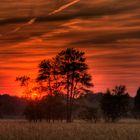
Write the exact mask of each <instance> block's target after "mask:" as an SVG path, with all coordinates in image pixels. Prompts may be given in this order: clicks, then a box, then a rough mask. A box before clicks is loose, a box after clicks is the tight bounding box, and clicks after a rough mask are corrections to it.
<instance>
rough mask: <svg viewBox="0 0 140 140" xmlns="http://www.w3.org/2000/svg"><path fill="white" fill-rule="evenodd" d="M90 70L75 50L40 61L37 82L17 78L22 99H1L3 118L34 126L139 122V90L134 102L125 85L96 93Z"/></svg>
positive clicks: (79, 53)
mask: <svg viewBox="0 0 140 140" xmlns="http://www.w3.org/2000/svg"><path fill="white" fill-rule="evenodd" d="M88 69H89V68H88V65H87V63H86V57H85V53H84V52H81V51H79V50H76V49H73V48H67V49H66V50H62V51H61V52H59V53H58V54H57V55H56V57H54V58H52V59H47V60H43V61H41V62H40V64H39V67H38V75H37V76H36V78H34V79H32V78H31V77H28V76H25V75H23V76H21V77H17V78H16V81H17V82H19V83H20V86H21V88H23V91H24V92H23V95H24V96H23V98H19V97H15V96H14V97H13V96H10V95H0V118H15V119H16V118H20V119H21V118H26V119H27V120H29V121H33V122H37V121H42V120H46V121H47V122H54V121H61V122H62V121H64V120H65V121H66V122H73V121H74V119H80V120H85V121H91V122H92V121H93V122H95V123H96V122H98V121H100V120H104V121H106V122H116V121H118V120H119V119H121V118H135V119H140V88H139V89H138V90H137V93H136V96H135V97H134V98H133V97H130V96H129V94H128V92H127V89H126V86H125V85H118V86H116V87H114V89H112V90H110V89H108V90H107V91H106V92H105V93H93V91H92V90H91V89H92V88H93V87H94V84H93V83H92V82H93V80H92V76H91V75H90V74H89V72H88Z"/></svg>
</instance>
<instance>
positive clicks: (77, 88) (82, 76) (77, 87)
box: [56, 48, 93, 122]
mask: <svg viewBox="0 0 140 140" xmlns="http://www.w3.org/2000/svg"><path fill="white" fill-rule="evenodd" d="M56 60H57V61H58V63H59V70H60V73H61V75H62V81H63V84H64V85H65V88H64V89H65V90H66V94H67V101H66V102H67V122H71V121H72V110H73V103H74V98H75V97H76V96H78V95H79V94H80V92H81V90H82V89H83V88H84V87H86V88H89V87H92V86H93V84H92V83H91V80H92V79H91V76H90V75H89V74H88V73H87V70H88V66H87V64H86V62H85V60H86V58H85V53H84V52H80V51H78V50H75V49H73V48H67V49H66V50H63V51H61V52H60V53H59V54H58V55H57V56H56Z"/></svg>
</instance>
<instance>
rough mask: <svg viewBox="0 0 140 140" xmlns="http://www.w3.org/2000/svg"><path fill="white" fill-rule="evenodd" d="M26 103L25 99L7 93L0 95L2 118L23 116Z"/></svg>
mask: <svg viewBox="0 0 140 140" xmlns="http://www.w3.org/2000/svg"><path fill="white" fill-rule="evenodd" d="M26 104H27V101H26V100H25V99H22V98H19V97H15V96H10V95H7V94H4V95H0V118H18V117H22V115H23V111H24V109H25V107H26Z"/></svg>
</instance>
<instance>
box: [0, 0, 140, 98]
mask: <svg viewBox="0 0 140 140" xmlns="http://www.w3.org/2000/svg"><path fill="white" fill-rule="evenodd" d="M67 47H73V48H78V49H79V50H83V51H85V52H86V57H87V63H88V64H89V68H90V70H89V72H90V73H91V74H92V76H93V83H94V85H95V87H94V88H93V90H94V91H95V92H98V91H106V89H107V88H113V87H114V86H115V85H119V84H125V85H126V86H127V89H128V92H129V93H130V94H131V95H132V96H134V95H135V93H136V90H137V89H138V87H139V86H140V0H127V1H125V0H75V1H73V0H20V1H19V0H0V93H1V94H3V93H8V94H11V95H20V92H21V90H20V88H19V86H18V83H16V82H15V78H16V77H17V76H20V75H29V76H33V77H34V75H35V74H36V73H37V67H38V63H39V62H40V61H41V60H42V59H45V58H46V59H47V58H50V57H53V56H55V54H56V53H57V52H59V51H61V50H62V49H64V48H67Z"/></svg>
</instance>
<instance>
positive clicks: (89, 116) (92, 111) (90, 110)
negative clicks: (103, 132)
mask: <svg viewBox="0 0 140 140" xmlns="http://www.w3.org/2000/svg"><path fill="white" fill-rule="evenodd" d="M79 118H81V119H83V120H87V121H91V122H92V121H94V123H96V122H97V121H98V120H99V119H100V116H99V110H98V108H94V107H90V106H85V107H84V108H83V110H81V111H80V112H79Z"/></svg>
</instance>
